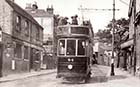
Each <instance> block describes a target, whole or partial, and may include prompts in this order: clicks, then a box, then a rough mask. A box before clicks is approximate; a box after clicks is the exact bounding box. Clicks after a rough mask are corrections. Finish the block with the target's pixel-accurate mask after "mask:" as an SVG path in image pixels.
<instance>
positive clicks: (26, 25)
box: [24, 20, 29, 36]
mask: <svg viewBox="0 0 140 87" xmlns="http://www.w3.org/2000/svg"><path fill="white" fill-rule="evenodd" d="M24 27H25V35H26V36H28V35H29V21H27V20H26V21H25V23H24Z"/></svg>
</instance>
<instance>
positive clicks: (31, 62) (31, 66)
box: [30, 48, 34, 70]
mask: <svg viewBox="0 0 140 87" xmlns="http://www.w3.org/2000/svg"><path fill="white" fill-rule="evenodd" d="M33 55H34V52H33V48H31V50H30V70H32V69H33V63H34V62H33V61H34V59H33V58H34V57H33Z"/></svg>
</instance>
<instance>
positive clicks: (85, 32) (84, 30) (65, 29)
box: [56, 25, 93, 37]
mask: <svg viewBox="0 0 140 87" xmlns="http://www.w3.org/2000/svg"><path fill="white" fill-rule="evenodd" d="M56 34H57V36H60V37H78V36H80V37H81V36H83V37H92V35H93V33H92V31H91V30H90V29H89V27H88V26H83V25H82V26H81V25H62V26H58V27H57V29H56Z"/></svg>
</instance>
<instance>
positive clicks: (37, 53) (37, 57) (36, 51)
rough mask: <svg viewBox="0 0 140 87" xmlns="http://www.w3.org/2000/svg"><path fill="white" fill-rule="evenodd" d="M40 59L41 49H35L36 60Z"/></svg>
mask: <svg viewBox="0 0 140 87" xmlns="http://www.w3.org/2000/svg"><path fill="white" fill-rule="evenodd" d="M39 60H40V52H39V50H36V49H35V61H39Z"/></svg>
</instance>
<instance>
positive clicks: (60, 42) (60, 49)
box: [59, 40, 66, 55]
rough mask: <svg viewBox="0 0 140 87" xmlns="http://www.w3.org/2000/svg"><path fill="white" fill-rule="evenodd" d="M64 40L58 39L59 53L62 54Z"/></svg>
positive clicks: (63, 51)
mask: <svg viewBox="0 0 140 87" xmlns="http://www.w3.org/2000/svg"><path fill="white" fill-rule="evenodd" d="M65 49H66V48H65V40H60V41H59V55H64V54H65Z"/></svg>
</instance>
